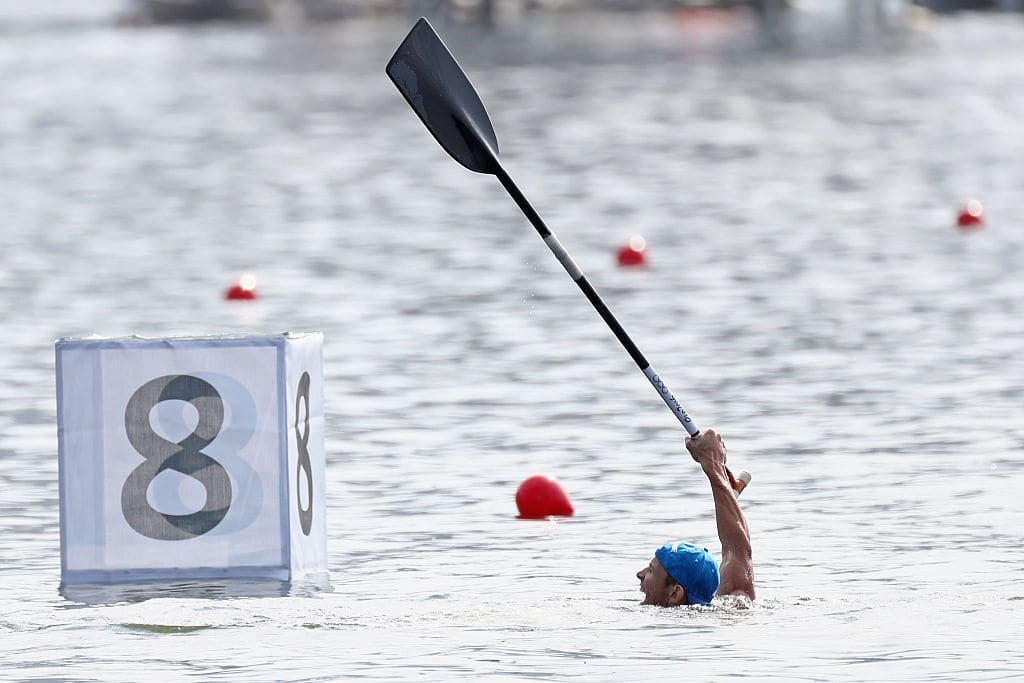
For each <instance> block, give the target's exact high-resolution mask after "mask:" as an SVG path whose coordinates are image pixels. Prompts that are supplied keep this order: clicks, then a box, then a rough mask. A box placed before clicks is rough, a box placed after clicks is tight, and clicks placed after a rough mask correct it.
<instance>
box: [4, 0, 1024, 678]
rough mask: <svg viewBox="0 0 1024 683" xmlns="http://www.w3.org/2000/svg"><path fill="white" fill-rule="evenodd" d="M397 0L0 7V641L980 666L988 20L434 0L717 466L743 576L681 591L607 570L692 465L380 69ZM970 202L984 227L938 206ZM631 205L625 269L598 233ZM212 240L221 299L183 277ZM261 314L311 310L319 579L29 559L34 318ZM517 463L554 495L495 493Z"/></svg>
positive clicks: (1019, 69) (1010, 236)
mask: <svg viewBox="0 0 1024 683" xmlns="http://www.w3.org/2000/svg"><path fill="white" fill-rule="evenodd" d="M588 17H589V15H588ZM11 21H13V20H8V23H7V24H6V26H8V27H10V26H11V25H12V24H11ZM15 23H16V22H15ZM830 26H831V24H830ZM408 27H409V24H408V22H406V21H405V20H404V19H396V20H394V21H391V20H384V21H379V22H355V23H343V24H337V25H332V26H326V27H294V26H292V27H281V26H265V27H260V26H257V27H245V28H238V27H232V26H215V27H207V28H203V29H200V30H179V29H152V30H148V29H147V30H134V29H132V30H120V29H115V28H111V27H109V26H106V25H104V24H103V23H102V22H100V21H87V22H82V23H78V24H73V25H72V26H70V27H68V26H64V27H63V28H60V29H59V30H57V29H53V30H50V29H47V30H37V31H27V32H26V31H12V30H10V29H9V28H8V29H6V33H5V35H4V40H3V41H2V42H0V79H2V81H3V82H4V84H5V85H4V88H5V93H4V100H3V104H2V105H0V169H3V171H2V184H3V196H2V198H0V203H2V204H0V205H2V213H3V229H2V230H0V264H2V265H0V293H2V297H3V301H4V306H3V307H2V308H0V317H2V321H3V323H4V328H3V329H4V331H5V333H6V342H7V346H6V349H5V353H3V354H0V378H2V379H0V406H2V407H0V482H2V484H3V485H2V486H0V529H2V532H3V538H4V542H3V543H2V544H0V576H2V578H3V580H4V584H5V591H4V594H3V597H2V598H0V632H2V633H3V638H2V645H0V652H2V653H3V659H4V665H5V672H6V671H13V672H16V673H14V674H12V675H14V676H15V677H21V678H37V677H53V676H60V677H65V678H82V679H86V678H89V679H91V678H102V679H105V680H120V679H138V678H140V677H141V676H142V675H143V674H145V675H146V676H148V677H150V678H153V677H156V678H160V679H161V680H175V679H181V678H194V677H196V676H198V677H200V678H203V679H216V678H232V679H239V678H244V679H246V680H308V679H313V678H323V677H329V678H337V677H341V676H351V677H357V676H358V677H362V678H368V679H374V680H389V681H393V680H411V679H414V678H416V679H418V678H423V677H425V678H428V679H437V680H452V679H458V678H466V679H474V680H475V679H477V678H480V677H482V676H487V675H495V676H501V677H505V678H524V677H539V678H545V679H551V680H559V679H568V678H585V679H587V680H613V679H614V680H649V679H659V678H669V677H670V676H671V677H673V678H675V677H677V676H678V672H679V669H678V662H679V661H683V660H685V661H686V662H687V663H688V667H690V672H691V673H692V674H694V675H695V676H696V677H698V678H701V679H716V678H725V677H731V676H735V675H737V672H743V674H744V675H747V676H751V677H754V678H782V679H789V678H796V677H804V678H814V679H830V680H894V679H902V680H925V679H971V678H983V677H993V678H995V677H1004V678H1012V677H1013V676H1015V675H1019V674H1020V672H1021V671H1022V670H1024V660H1022V658H1021V654H1020V653H1019V648H1018V647H1017V646H1016V644H1017V643H1019V642H1020V641H1021V640H1022V639H1024V624H1022V621H1021V619H1020V616H1019V605H1020V601H1021V600H1022V599H1024V594H1022V592H1021V588H1020V582H1019V581H1018V580H1017V579H1018V575H1019V569H1018V568H1019V567H1020V566H1021V563H1022V561H1024V556H1022V554H1021V553H1022V550H1021V544H1020V532H1019V530H1020V529H1021V528H1024V506H1022V504H1021V502H1020V497H1019V495H1018V491H1017V489H1018V488H1019V487H1018V485H1017V484H1018V482H1019V480H1020V477H1021V475H1022V471H1024V465H1022V460H1021V449H1022V447H1024V431H1022V424H1024V422H1022V421H1021V419H1020V417H1021V399H1022V397H1024V388H1022V387H1024V385H1022V380H1024V362H1022V360H1021V354H1020V349H1021V348H1022V344H1024V323H1022V322H1021V321H1022V320H1024V315H1022V311H1021V306H1020V292H1021V291H1024V282H1022V280H1021V278H1022V273H1024V269H1022V268H1021V262H1022V261H1021V260H1022V256H1024V241H1022V239H1021V233H1020V231H1019V230H1017V225H1018V223H1019V222H1020V218H1021V208H1020V205H1021V202H1020V188H1021V187H1024V167H1022V166H1021V164H1020V163H1019V150H1020V149H1022V148H1024V132H1022V131H1024V129H1022V127H1021V126H1020V125H1019V124H1020V121H1021V120H1022V117H1024V91H1022V90H1021V89H1020V88H1019V87H1018V86H1019V83H1020V82H1021V81H1022V80H1024V58H1022V57H1024V55H1022V54H1021V46H1022V45H1024V41H1022V40H1021V37H1022V36H1021V32H1022V30H1024V27H1022V26H1021V25H1020V24H1019V22H1013V21H1006V20H1005V18H1000V17H991V16H964V17H959V18H956V19H950V20H942V21H935V22H933V23H932V26H931V28H930V29H929V30H928V31H926V32H913V31H908V32H905V33H901V34H900V37H898V38H897V39H893V40H881V41H878V42H871V43H870V44H869V47H866V48H853V47H850V44H849V43H843V42H842V41H839V40H826V39H825V38H824V37H821V38H820V39H819V40H818V41H817V42H814V41H810V42H807V43H801V45H805V46H806V47H799V46H798V47H797V48H795V49H793V50H788V51H778V50H771V51H763V50H762V49H761V48H760V47H759V43H758V41H757V39H755V38H753V37H751V36H750V34H748V33H744V32H743V31H745V30H746V29H743V28H742V27H735V28H730V29H728V31H733V30H736V31H739V33H737V34H735V37H730V35H731V34H729V33H728V32H726V33H720V34H718V37H714V36H712V35H710V34H708V33H694V31H693V29H692V27H687V26H680V25H679V24H678V22H675V21H664V20H663V19H662V18H659V17H658V16H646V15H645V16H644V17H642V18H635V17H630V18H627V17H623V16H618V15H617V16H615V17H613V18H611V19H608V18H603V17H600V16H593V17H590V18H588V20H587V21H586V22H579V21H578V19H577V21H576V23H568V22H566V21H565V20H562V19H557V18H554V19H543V18H531V19H530V20H529V21H527V22H524V23H523V24H521V25H519V26H518V27H515V28H511V29H509V30H507V31H504V32H499V33H494V34H486V35H484V34H481V33H478V32H476V30H475V29H470V28H455V27H445V26H440V27H439V28H440V29H441V31H442V33H443V34H444V35H445V38H446V39H447V40H448V42H449V45H450V46H451V47H452V48H453V49H454V50H455V52H456V53H457V54H458V56H459V57H460V60H461V62H462V63H463V65H464V66H465V68H466V69H467V71H468V73H469V76H470V78H471V79H472V80H473V82H474V83H475V85H476V87H477V88H478V89H479V90H480V93H481V96H482V97H483V99H484V102H485V104H486V105H487V107H488V111H489V113H490V115H491V117H492V119H493V120H494V124H495V128H496V130H497V133H498V139H499V142H500V143H501V149H502V155H503V159H504V161H505V163H506V164H507V166H508V168H509V170H510V171H511V172H512V174H513V175H514V176H515V177H516V179H517V182H519V184H520V185H521V186H522V188H523V189H524V191H525V192H526V193H527V195H528V196H529V197H530V199H531V201H532V202H533V203H534V204H535V205H536V206H537V207H538V209H539V211H540V212H541V214H542V215H543V216H544V218H545V220H546V221H547V222H548V224H549V225H551V227H552V228H553V229H554V230H555V231H556V232H557V233H558V234H559V237H560V239H561V240H562V242H563V243H564V244H565V246H566V247H567V248H568V249H569V251H570V253H572V254H573V257H574V259H575V260H576V261H577V262H578V263H579V265H580V266H581V267H582V268H583V269H584V270H585V271H586V272H587V274H588V276H589V277H590V279H591V281H592V282H593V283H594V284H595V286H596V287H597V288H598V289H599V290H600V292H601V293H602V296H603V297H604V298H605V299H606V300H607V301H608V303H609V305H610V307H611V308H612V309H613V310H614V311H615V313H616V315H617V317H619V319H620V320H621V321H622V322H623V324H624V325H625V327H626V328H627V329H628V330H629V332H630V334H631V336H633V337H634V339H635V340H636V341H637V344H638V345H639V346H640V348H641V349H643V351H644V354H645V355H646V356H647V357H648V358H649V359H650V360H651V362H652V363H653V364H654V366H655V367H657V368H658V371H659V373H660V375H661V376H662V377H663V378H664V379H665V381H666V383H667V384H668V385H669V386H670V387H671V388H672V391H673V392H674V393H675V394H676V396H677V397H678V398H679V399H680V401H681V402H682V403H683V404H684V405H685V406H686V408H687V410H688V412H690V413H691V415H693V417H694V419H695V420H696V422H697V424H698V425H699V426H702V427H704V426H715V427H717V428H719V429H720V430H721V431H722V432H723V433H724V434H725V436H726V439H727V441H728V443H729V447H730V457H731V459H732V460H733V463H734V464H735V465H736V466H737V467H739V468H743V469H749V470H751V471H752V472H753V475H754V480H753V483H752V484H751V486H750V488H749V489H748V490H747V491H745V492H744V494H743V499H744V507H745V509H746V510H747V512H748V515H749V521H750V525H751V529H752V533H753V540H754V552H755V563H756V567H757V578H758V595H759V596H761V597H760V599H759V601H758V605H757V607H756V608H755V609H751V610H727V609H715V610H711V611H701V610H696V611H695V610H660V609H652V608H645V607H641V606H639V605H638V604H637V603H638V602H639V600H640V593H639V591H638V590H637V588H638V586H637V582H636V579H635V578H634V574H635V572H636V571H637V570H638V569H639V568H640V567H641V566H643V564H644V563H646V562H647V560H648V559H649V557H650V554H651V552H652V551H653V549H654V548H656V547H657V546H659V545H661V544H662V543H664V542H665V541H667V540H672V539H688V540H690V541H693V542H695V543H700V544H703V545H705V546H707V547H709V548H712V549H717V547H718V544H717V539H716V531H715V526H714V521H713V518H712V510H711V503H710V499H709V495H708V492H707V490H706V484H705V483H704V482H703V481H702V480H701V477H700V476H699V472H696V471H695V470H694V469H693V467H692V465H691V463H690V461H689V458H688V456H687V455H686V454H685V453H684V451H683V448H682V438H683V434H682V431H681V430H680V429H679V426H678V424H677V423H676V422H675V420H674V418H673V417H672V416H671V415H670V414H669V413H668V412H667V411H666V410H665V408H664V407H663V406H662V405H661V403H660V401H659V399H658V398H657V396H656V395H654V394H653V393H652V392H651V390H650V386H649V384H647V382H646V380H645V379H644V378H643V377H642V376H641V375H640V373H638V372H637V371H636V369H635V368H634V367H633V366H632V365H631V364H630V362H629V359H628V357H627V356H626V355H625V354H624V353H623V352H622V350H621V349H620V348H619V347H618V346H617V345H616V342H615V340H614V339H613V338H612V337H611V335H610V334H609V333H608V331H607V329H606V328H605V327H604V326H603V324H602V322H601V321H600V320H599V319H598V318H597V317H596V316H595V315H594V313H593V311H592V310H591V309H590V308H589V307H588V306H587V304H586V302H585V301H584V300H583V299H582V297H580V295H579V292H578V291H576V290H575V288H574V285H573V284H572V283H571V282H569V281H568V279H567V278H566V277H565V275H564V273H563V272H562V271H561V269H560V267H559V265H558V264H557V263H556V262H555V261H554V260H553V259H551V257H550V255H549V254H548V253H547V250H546V249H545V247H544V245H543V244H541V243H540V241H539V240H537V238H536V236H535V235H534V234H533V231H532V230H531V229H530V227H529V226H528V225H527V224H526V222H525V221H524V220H523V218H522V217H521V216H520V215H519V213H518V211H517V210H516V208H515V206H514V205H513V204H512V203H511V201H510V200H509V199H508V198H507V197H506V196H505V195H504V194H503V192H502V190H501V188H500V187H499V186H498V185H497V183H496V182H494V180H493V178H488V177H485V176H479V175H475V174H471V173H468V172H466V171H465V170H464V169H462V168H461V167H459V166H458V165H457V164H455V163H453V162H452V161H451V160H450V159H448V158H447V157H446V156H445V154H444V152H443V151H442V150H441V149H440V148H439V147H437V145H436V144H435V143H434V142H433V141H432V140H431V139H430V137H429V135H428V134H427V133H426V132H425V131H424V130H423V128H422V126H421V124H420V123H419V122H418V121H417V120H416V119H415V117H414V116H413V115H412V114H411V113H410V111H409V110H408V107H407V106H406V105H405V103H404V102H403V101H402V99H401V97H400V96H399V95H398V93H396V92H395V91H394V88H393V86H392V85H391V83H390V82H389V81H388V80H387V78H386V77H385V76H384V73H383V66H384V64H385V62H386V60H387V58H388V56H390V53H391V51H392V50H393V49H394V47H395V45H396V44H397V42H398V41H399V40H400V39H401V37H402V36H403V35H404V34H405V31H406V30H407V29H408ZM829 30H832V29H829ZM822 33H823V34H824V33H825V31H824V29H823V31H822ZM72 38H73V39H72ZM974 196H976V197H978V198H979V199H980V200H981V201H983V203H984V204H985V208H986V216H987V217H988V220H987V223H986V226H985V228H984V230H982V231H980V232H977V233H974V234H971V235H966V234H961V233H958V232H957V231H956V229H955V227H954V226H953V221H954V218H955V211H956V208H957V207H958V205H959V204H960V203H961V202H962V201H964V200H965V199H967V198H968V197H974ZM635 234H640V235H643V236H644V237H645V238H646V240H647V244H648V259H649V266H648V267H647V268H645V269H635V270H626V269H619V268H617V267H616V266H615V262H614V253H615V248H616V247H617V246H618V245H620V244H622V243H623V242H624V241H625V240H627V239H628V238H629V237H630V236H631V235H635ZM247 271H253V272H255V273H256V274H257V275H258V277H259V278H260V282H261V291H262V293H263V296H262V298H261V299H260V300H258V301H255V302H245V303H241V304H239V303H237V302H225V301H223V300H222V299H221V296H222V292H223V290H224V288H225V287H226V286H227V285H228V284H229V283H230V282H232V281H233V280H234V279H235V278H237V276H238V275H239V274H240V273H242V272H247ZM285 329H320V330H322V331H323V332H324V333H325V371H326V391H325V402H326V408H327V429H328V470H327V477H328V534H329V552H330V557H329V559H330V567H331V577H330V579H331V585H332V586H333V592H325V591H317V590H315V589H310V590H304V589H296V588H295V587H287V588H286V587H284V586H273V585H260V586H256V585H249V584H240V585H232V586H227V585H221V584H218V583H212V584H211V583H195V584H175V585H174V586H125V587H119V588H116V589H106V588H96V589H95V591H96V592H94V593H93V594H92V595H77V596H76V595H71V594H68V593H67V592H65V593H64V594H60V593H58V588H57V586H58V582H59V576H60V571H59V551H58V548H59V538H58V530H57V526H58V525H57V481H56V429H55V426H54V412H55V401H54V395H53V391H54V374H53V373H54V368H53V351H52V349H53V346H52V343H53V340H54V339H56V338H59V337H65V336H80V335H86V334H93V333H96V334H101V335H104V336H115V335H119V334H129V333H136V334H144V335H162V334H173V333H181V334H197V333H198V334H210V333H218V332H233V333H248V332H252V333H267V332H278V331H281V330H285ZM538 472H550V473H551V474H554V475H555V476H557V477H558V478H559V479H560V480H561V481H562V483H563V484H564V485H565V487H566V489H567V490H568V492H569V494H570V496H571V497H572V498H573V503H574V505H575V508H576V510H577V514H576V516H575V517H573V518H571V519H567V520H562V521H559V522H541V523H526V522H523V521H521V520H516V519H515V514H516V512H515V506H514V502H513V496H514V492H515V489H516V487H517V485H518V483H519V482H520V481H522V480H523V479H525V478H526V477H527V476H529V475H531V474H534V473H538ZM210 597H215V598H217V599H212V600H211V599H209V598H210ZM71 606H74V607H77V609H63V608H65V607H71ZM688 636H693V637H688ZM182 638H187V639H188V640H187V654H185V652H186V650H185V649H183V648H181V647H179V646H180V645H181V644H182V643H183V642H185V641H182V640H181V639H182ZM140 648H144V651H145V652H146V655H145V661H143V657H141V656H140V655H139V652H140Z"/></svg>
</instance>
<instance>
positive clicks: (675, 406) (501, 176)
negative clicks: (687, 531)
mask: <svg viewBox="0 0 1024 683" xmlns="http://www.w3.org/2000/svg"><path fill="white" fill-rule="evenodd" d="M495 175H496V176H498V180H499V181H501V184H502V186H503V187H504V188H505V190H506V191H507V192H508V193H509V195H511V197H512V199H514V200H515V202H516V204H518V205H519V208H520V210H522V212H523V213H524V214H525V215H526V217H527V218H528V219H529V220H530V223H532V224H533V227H534V228H536V229H537V233H538V234H539V235H540V236H541V239H543V240H544V244H546V245H548V249H550V250H551V253H552V254H554V255H555V258H556V259H558V262H559V263H561V264H562V267H563V268H565V272H567V273H568V274H569V277H571V278H572V279H573V282H575V283H576V284H577V285H579V288H580V289H581V290H583V294H584V295H586V297H587V299H588V300H589V301H590V303H591V304H592V305H593V306H594V308H595V309H597V312H598V313H599V314H600V315H601V318H603V319H604V321H605V323H607V324H608V327H610V328H611V330H612V332H613V333H615V337H616V338H617V339H618V340H619V342H621V343H622V345H623V346H624V347H625V348H626V351H627V352H628V353H629V355H630V357H631V358H632V359H633V360H634V361H635V362H636V364H637V366H638V367H639V368H640V370H641V371H642V372H643V373H644V376H645V377H646V378H647V379H648V380H650V382H651V386H653V387H654V389H655V391H657V392H658V395H659V396H661V398H662V400H663V401H665V404H666V405H667V406H668V407H669V410H671V411H672V414H673V415H675V416H676V419H678V420H679V422H680V423H681V424H682V425H683V428H684V429H686V431H687V432H688V433H689V434H690V436H692V437H693V438H697V437H698V436H700V430H699V429H697V425H695V424H693V420H692V419H691V418H690V416H689V415H687V414H686V411H685V410H684V409H683V407H682V406H681V405H679V401H677V400H676V397H675V396H673V395H672V392H671V391H669V390H668V387H667V386H665V383H664V382H663V381H662V380H661V378H660V377H658V373H656V372H655V371H654V368H652V367H651V364H650V363H648V362H647V359H646V358H644V355H643V354H642V353H640V349H638V348H637V347H636V344H634V343H633V340H632V339H631V338H630V336H629V335H628V334H626V330H625V329H623V327H622V325H621V324H619V321H618V320H616V318H615V316H614V315H612V312H611V311H610V310H609V309H608V306H607V305H605V303H604V301H603V300H602V299H601V296H600V295H599V294H598V293H597V290H595V289H594V287H593V285H591V284H590V282H589V281H588V280H587V278H586V276H585V275H583V271H582V270H580V267H579V266H577V265H576V262H575V261H573V260H572V256H570V255H569V252H568V251H566V249H565V247H563V246H562V243H561V242H559V241H558V237H556V236H555V234H554V233H553V232H551V230H550V229H549V228H548V226H547V225H545V224H544V220H543V219H542V218H541V217H540V214H538V213H537V212H536V211H535V210H534V208H533V206H531V205H530V202H528V201H527V200H526V197H525V196H524V195H523V193H522V192H520V191H519V188H518V187H517V186H516V184H515V182H514V181H513V180H512V178H511V177H510V176H509V174H508V173H507V172H506V171H505V169H503V168H501V166H500V165H499V166H498V169H497V171H496V173H495Z"/></svg>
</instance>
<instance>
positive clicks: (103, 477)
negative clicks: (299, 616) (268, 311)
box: [57, 334, 326, 582]
mask: <svg viewBox="0 0 1024 683" xmlns="http://www.w3.org/2000/svg"><path fill="white" fill-rule="evenodd" d="M291 345H295V346H296V348H297V349H298V351H296V352H294V353H291V352H289V351H288V350H287V347H289V346H291ZM321 355H322V337H321V336H320V335H319V334H313V335H304V336H301V337H297V338H294V339H292V338H290V337H288V336H274V337H259V338H238V337H215V338H201V339H167V340H145V339H135V338H132V339H122V340H67V341H61V342H58V344H57V358H58V362H57V371H58V377H57V384H58V423H59V443H60V480H61V482H60V483H61V544H62V570H63V578H64V580H65V582H74V581H93V580H119V579H120V578H127V579H131V578H158V577H161V576H174V577H182V576H195V577H205V576H239V577H243V576H245V577H253V576H255V577H272V578H289V577H290V574H291V565H292V557H291V555H292V554H293V552H294V553H295V554H296V556H297V557H296V559H298V558H302V566H303V567H308V568H310V569H323V570H324V571H326V543H325V540H324V539H325V538H326V527H325V525H324V515H323V510H324V509H325V506H324V502H323V496H324V484H323V472H324V454H323V400H322V392H323V389H322V382H323V373H322V369H321V365H322V361H321ZM286 356H287V357H288V358H293V360H292V361H291V362H294V363H296V364H297V367H296V369H294V370H286V368H285V359H286ZM299 364H302V368H301V369H299V367H298V366H299ZM306 368H309V369H308V372H309V375H310V381H309V387H310V388H309V395H310V402H309V406H310V412H309V415H310V419H309V435H308V441H307V442H306V447H307V449H308V451H309V453H310V466H309V469H310V472H311V475H312V480H313V483H314V497H313V501H312V503H313V507H312V509H311V512H312V520H313V524H312V525H311V527H309V530H310V535H309V536H306V535H304V534H303V535H302V537H303V539H305V541H306V542H305V544H304V545H303V544H302V543H299V544H298V546H296V549H293V547H292V545H293V544H292V543H291V540H292V538H293V537H294V536H295V528H299V527H298V526H297V525H298V524H299V521H298V519H297V516H296V515H292V514H290V511H291V510H292V509H293V508H294V507H295V505H294V504H293V502H292V501H293V499H294V498H295V492H296V482H295V480H294V471H295V468H296V466H297V462H298V461H297V459H296V457H295V453H296V449H297V442H296V431H295V414H294V411H295V398H296V382H297V381H298V377H300V376H301V375H302V373H303V372H306V371H307V369H306ZM293 376H294V377H293ZM300 424H301V426H303V428H304V425H305V416H304V415H303V416H301V418H300ZM289 425H290V428H289ZM306 507H309V505H308V504H306ZM293 518H294V519H293ZM299 532H300V534H301V528H299Z"/></svg>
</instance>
